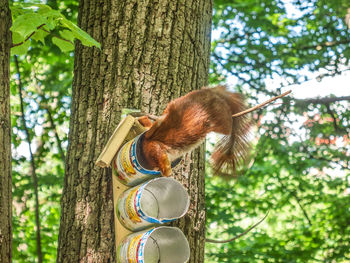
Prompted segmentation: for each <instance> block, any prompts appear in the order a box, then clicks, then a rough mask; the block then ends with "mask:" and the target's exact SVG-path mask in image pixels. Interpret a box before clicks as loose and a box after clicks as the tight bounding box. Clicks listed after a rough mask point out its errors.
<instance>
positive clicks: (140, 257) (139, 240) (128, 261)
mask: <svg viewBox="0 0 350 263" xmlns="http://www.w3.org/2000/svg"><path fill="white" fill-rule="evenodd" d="M154 230H155V229H154V228H153V229H151V230H148V231H143V232H138V233H135V234H131V235H129V236H127V237H126V238H125V239H124V240H123V241H122V242H121V244H120V246H119V248H118V262H120V263H144V255H145V245H146V242H147V240H148V238H149V236H150V235H151V233H152V232H153V231H154Z"/></svg>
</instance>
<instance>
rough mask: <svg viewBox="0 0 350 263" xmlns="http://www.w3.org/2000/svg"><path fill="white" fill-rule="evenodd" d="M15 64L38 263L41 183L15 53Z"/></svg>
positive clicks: (41, 254) (40, 251) (41, 258)
mask: <svg viewBox="0 0 350 263" xmlns="http://www.w3.org/2000/svg"><path fill="white" fill-rule="evenodd" d="M14 57H15V64H16V70H17V76H18V94H19V99H20V105H21V118H22V125H23V129H24V132H25V134H26V140H27V143H28V150H29V154H30V175H31V178H32V183H33V192H34V198H35V199H34V201H35V203H34V205H35V209H34V211H35V226H36V252H37V256H38V263H41V262H43V253H42V250H41V234H40V232H41V231H40V230H41V226H40V204H39V185H38V176H37V173H36V165H35V160H34V155H33V151H32V140H31V138H30V133H29V129H28V127H27V124H26V119H25V116H24V112H25V110H24V101H23V96H22V89H23V87H22V80H21V74H20V70H19V64H18V57H17V56H16V55H15V56H14Z"/></svg>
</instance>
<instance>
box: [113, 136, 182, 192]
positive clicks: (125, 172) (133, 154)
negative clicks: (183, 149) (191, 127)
mask: <svg viewBox="0 0 350 263" xmlns="http://www.w3.org/2000/svg"><path fill="white" fill-rule="evenodd" d="M143 137H144V133H142V134H140V135H138V136H136V137H135V138H134V139H132V140H130V141H128V142H127V143H126V144H124V145H123V147H122V148H121V149H120V150H119V152H118V154H117V157H116V158H115V159H114V160H113V162H112V167H113V169H114V170H115V171H116V176H117V178H118V180H119V181H120V182H122V183H123V184H125V185H127V186H135V185H138V184H140V183H143V182H145V181H147V180H150V179H153V178H156V177H159V176H161V173H160V171H155V170H150V169H148V168H147V166H148V165H147V162H146V160H145V158H144V156H143V154H142V151H141V147H142V140H143ZM180 161H181V158H179V159H176V160H175V161H174V162H172V164H171V166H172V167H175V166H176V165H177V164H179V163H180Z"/></svg>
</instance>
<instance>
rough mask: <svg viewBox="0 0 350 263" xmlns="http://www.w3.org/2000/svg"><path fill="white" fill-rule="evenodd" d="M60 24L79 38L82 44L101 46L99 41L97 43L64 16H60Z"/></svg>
mask: <svg viewBox="0 0 350 263" xmlns="http://www.w3.org/2000/svg"><path fill="white" fill-rule="evenodd" d="M60 22H61V24H62V26H64V27H67V28H69V29H70V30H71V31H72V33H73V34H74V36H75V37H76V38H77V39H79V40H80V41H81V42H82V43H83V45H85V46H88V47H91V46H96V47H98V48H101V45H100V43H98V42H97V41H96V40H95V39H93V38H92V37H91V36H90V35H89V34H88V33H86V32H85V31H83V30H81V29H80V28H79V27H78V26H77V25H75V24H74V23H72V22H71V21H69V20H67V19H66V18H62V19H61V20H60Z"/></svg>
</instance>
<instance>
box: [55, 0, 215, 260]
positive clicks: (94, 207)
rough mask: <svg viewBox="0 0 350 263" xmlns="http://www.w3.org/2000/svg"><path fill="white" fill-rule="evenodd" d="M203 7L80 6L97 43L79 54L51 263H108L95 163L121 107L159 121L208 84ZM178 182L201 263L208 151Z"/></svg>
mask: <svg viewBox="0 0 350 263" xmlns="http://www.w3.org/2000/svg"><path fill="white" fill-rule="evenodd" d="M211 15H212V2H211V1H209V0H193V1H184V0H183V1H180V0H176V1H174V0H160V1H150V0H143V1H139V0H129V1H122V0H114V1H102V0H101V1H88V0H81V1H80V7H79V19H78V24H79V26H80V27H82V28H83V29H84V30H86V31H87V32H88V33H90V34H91V35H92V36H93V37H94V38H95V39H97V40H98V41H99V42H100V43H101V45H102V50H101V51H99V50H98V49H96V48H87V47H83V46H82V45H81V44H79V43H78V44H77V46H76V57H75V68H74V82H73V99H72V112H71V114H72V115H71V122H70V133H69V147H68V155H67V158H66V174H65V185H64V192H63V197H62V215H61V225H60V234H59V244H58V257H57V262H114V261H115V249H114V227H113V205H112V180H111V179H112V178H111V171H110V170H109V169H101V168H98V167H96V166H95V165H94V162H95V161H96V159H97V157H98V155H99V154H100V152H101V150H102V149H103V147H104V145H105V143H106V142H107V140H108V138H109V136H110V135H111V133H112V132H113V130H114V129H115V127H116V125H117V124H118V122H119V121H120V118H121V111H122V109H123V108H136V109H140V110H142V111H145V112H150V113H153V114H160V113H161V112H162V110H163V109H164V108H165V106H166V104H167V103H168V101H170V100H171V99H174V98H176V97H179V96H181V95H184V94H186V93H187V92H189V91H191V90H194V89H198V88H200V87H202V86H204V85H206V84H207V80H208V68H209V53H210V30H211ZM184 160H185V162H184V164H183V166H182V167H180V168H178V170H179V171H178V173H177V175H176V177H177V178H178V179H179V180H180V181H181V182H182V183H183V184H184V185H185V186H186V187H187V188H188V189H189V193H190V196H191V207H190V211H189V213H188V215H187V216H186V217H185V218H184V219H182V220H180V221H179V222H178V223H177V224H178V225H179V227H181V228H182V229H183V230H184V233H185V234H186V236H187V238H188V240H189V243H190V245H191V260H190V262H196V263H199V262H203V261H204V238H205V237H204V235H205V210H204V209H205V207H204V149H203V146H202V148H201V150H200V151H195V152H194V153H192V158H191V156H186V158H184Z"/></svg>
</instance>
